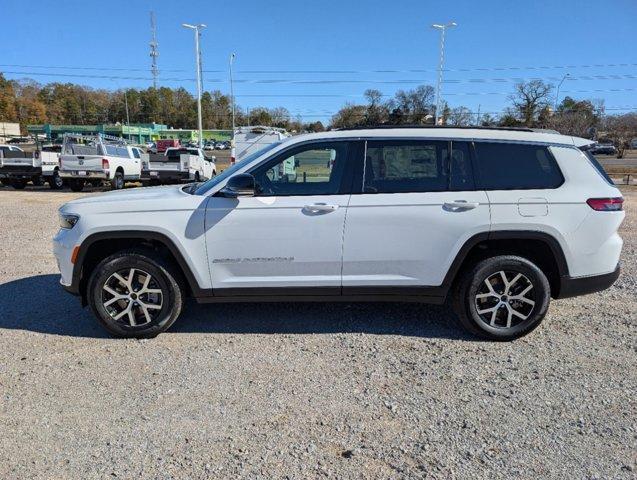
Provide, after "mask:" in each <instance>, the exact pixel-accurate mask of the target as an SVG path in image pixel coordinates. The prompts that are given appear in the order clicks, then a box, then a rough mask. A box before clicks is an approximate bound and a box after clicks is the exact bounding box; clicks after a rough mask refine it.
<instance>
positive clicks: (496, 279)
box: [475, 270, 535, 328]
mask: <svg viewBox="0 0 637 480" xmlns="http://www.w3.org/2000/svg"><path fill="white" fill-rule="evenodd" d="M534 293H535V292H534V289H533V283H532V282H531V280H529V279H528V277H526V276H525V275H524V274H522V273H520V272H515V271H505V270H500V271H498V272H495V273H493V274H491V275H489V276H488V277H487V278H485V279H484V281H483V282H482V284H481V285H480V287H479V288H478V291H477V293H476V295H475V307H476V311H477V313H478V315H479V316H480V319H481V320H482V321H483V322H484V323H486V324H487V325H489V326H491V327H497V328H512V327H515V326H517V325H519V324H520V323H522V322H524V321H526V320H527V319H528V318H529V317H530V316H531V313H533V310H534V308H535V299H534Z"/></svg>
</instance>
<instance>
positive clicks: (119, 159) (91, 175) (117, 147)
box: [59, 133, 143, 192]
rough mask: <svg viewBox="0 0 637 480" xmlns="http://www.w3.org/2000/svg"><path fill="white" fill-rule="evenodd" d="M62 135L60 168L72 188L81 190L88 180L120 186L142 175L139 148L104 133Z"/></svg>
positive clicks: (92, 182) (117, 187)
mask: <svg viewBox="0 0 637 480" xmlns="http://www.w3.org/2000/svg"><path fill="white" fill-rule="evenodd" d="M64 138H65V140H64V145H63V147H62V153H61V154H60V165H59V172H60V177H61V178H62V179H63V180H64V181H66V182H67V184H68V185H69V187H70V188H71V190H73V191H74V192H80V191H82V190H83V189H84V186H85V184H86V183H87V182H88V183H90V184H92V185H95V186H97V185H100V184H102V183H105V182H108V183H109V184H110V187H111V189H113V190H120V189H122V188H124V184H125V183H126V182H127V181H139V180H140V179H141V172H142V166H141V156H142V153H143V152H142V150H141V148H139V147H135V146H131V145H129V144H128V143H126V141H125V140H123V139H122V138H119V137H111V136H108V135H103V134H98V135H80V134H70V133H67V134H65V135H64Z"/></svg>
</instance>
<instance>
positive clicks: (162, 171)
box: [142, 147, 217, 186]
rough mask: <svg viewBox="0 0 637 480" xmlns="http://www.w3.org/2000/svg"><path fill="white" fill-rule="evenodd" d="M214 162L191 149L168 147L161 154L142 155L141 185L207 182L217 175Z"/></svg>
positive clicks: (199, 151) (197, 150) (197, 149)
mask: <svg viewBox="0 0 637 480" xmlns="http://www.w3.org/2000/svg"><path fill="white" fill-rule="evenodd" d="M215 160H216V158H215V157H206V156H205V155H204V153H203V151H202V150H201V149H200V148H191V147H170V148H168V149H166V151H165V152H164V153H163V154H156V153H148V154H143V155H142V184H143V185H144V186H146V185H160V184H167V183H181V182H184V181H195V182H199V181H203V180H208V179H210V178H212V177H214V176H215V175H216V174H217V167H216V165H215Z"/></svg>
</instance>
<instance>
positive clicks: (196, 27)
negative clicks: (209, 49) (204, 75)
mask: <svg viewBox="0 0 637 480" xmlns="http://www.w3.org/2000/svg"><path fill="white" fill-rule="evenodd" d="M181 26H182V27H185V28H190V29H191V30H194V32H195V60H196V66H197V126H198V128H199V148H202V147H203V127H202V123H203V122H202V119H201V91H202V86H201V54H200V52H199V37H200V36H201V33H200V30H201V29H203V28H206V25H204V24H203V23H200V24H198V25H190V24H188V23H182V24H181Z"/></svg>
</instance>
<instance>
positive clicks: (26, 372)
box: [0, 188, 637, 479]
mask: <svg viewBox="0 0 637 480" xmlns="http://www.w3.org/2000/svg"><path fill="white" fill-rule="evenodd" d="M624 194H625V196H626V199H627V203H626V209H627V210H628V217H627V220H626V222H625V223H624V225H623V228H622V232H623V237H624V239H625V241H626V244H625V249H624V254H623V265H624V270H623V275H622V277H621V278H620V280H619V281H618V283H617V284H616V285H615V286H614V287H612V288H611V289H610V290H608V291H606V292H603V293H601V294H598V295H592V296H587V297H581V298H578V299H571V300H562V301H559V302H555V303H553V305H552V306H551V309H550V313H549V315H548V317H547V319H546V320H545V322H544V324H543V325H542V326H541V327H540V328H538V329H537V330H536V331H535V332H533V333H532V334H531V335H530V336H528V337H526V338H524V339H521V340H518V341H516V342H513V343H507V344H497V343H488V342H480V341H476V340H474V339H472V338H469V337H467V336H466V335H465V334H464V333H463V332H462V331H460V330H459V329H458V328H457V327H455V326H454V324H453V322H452V316H451V315H450V313H449V312H448V311H447V310H446V309H445V308H443V307H425V306H419V305H402V304H380V305H376V304H370V305H362V304H353V305H343V304H320V305H316V304H308V305H289V304H283V305H229V306H198V305H194V304H193V305H189V306H188V308H187V309H186V312H185V314H184V315H183V316H182V318H181V319H180V320H179V321H178V322H177V324H176V325H175V326H174V328H173V329H171V331H169V332H168V333H165V334H163V335H161V336H160V337H158V338H157V339H155V340H150V341H135V340H130V341H129V340H114V339H111V338H108V337H107V336H105V334H104V332H103V331H102V329H101V328H100V327H99V326H98V325H97V323H96V321H95V320H94V319H93V318H92V317H91V315H90V313H89V312H88V311H87V310H86V309H82V308H81V307H80V305H79V302H78V301H77V300H76V299H75V298H73V297H71V296H69V295H67V294H66V293H64V292H63V291H62V290H61V289H60V287H59V286H58V285H57V282H58V276H57V273H56V265H55V260H54V258H53V256H52V254H51V253H50V250H51V245H50V239H51V237H52V236H53V235H54V233H55V231H56V228H57V218H56V209H57V207H58V206H59V205H60V204H61V203H63V202H65V201H68V200H70V199H72V198H76V197H77V196H79V195H83V194H72V193H68V192H60V193H56V192H50V191H48V190H45V189H44V190H40V191H34V190H30V191H29V190H27V191H24V192H17V191H13V190H11V189H8V188H0V205H1V206H2V210H1V213H0V218H1V219H2V228H1V230H0V478H2V479H7V478H19V479H24V478H111V477H112V478H142V477H143V478H231V477H237V476H245V477H249V478H272V477H277V478H278V477H289V478H308V477H310V478H315V477H321V476H327V477H332V478H405V477H418V478H422V477H431V478H485V477H488V478H513V477H516V478H549V477H550V478H569V479H571V478H635V476H636V475H637V465H636V459H637V425H636V422H635V419H637V401H636V398H637V396H636V393H637V362H636V359H637V346H636V338H637V337H636V336H635V333H636V327H637V220H636V219H637V189H634V188H633V189H626V190H624Z"/></svg>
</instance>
